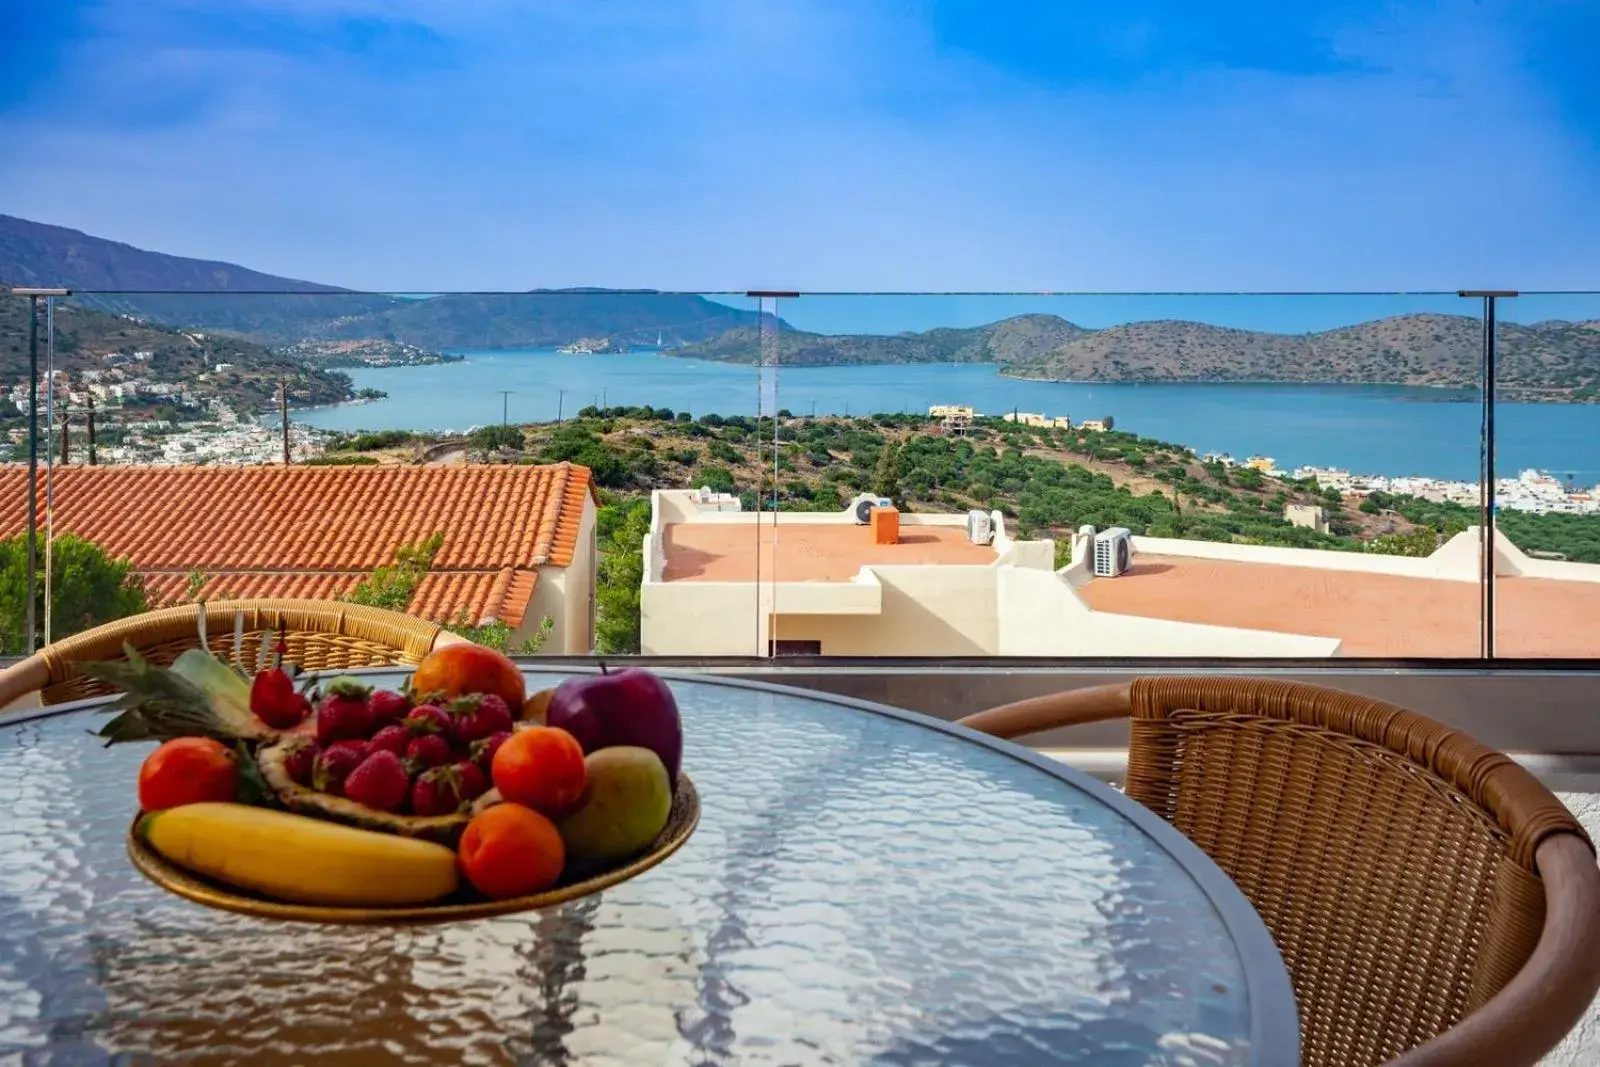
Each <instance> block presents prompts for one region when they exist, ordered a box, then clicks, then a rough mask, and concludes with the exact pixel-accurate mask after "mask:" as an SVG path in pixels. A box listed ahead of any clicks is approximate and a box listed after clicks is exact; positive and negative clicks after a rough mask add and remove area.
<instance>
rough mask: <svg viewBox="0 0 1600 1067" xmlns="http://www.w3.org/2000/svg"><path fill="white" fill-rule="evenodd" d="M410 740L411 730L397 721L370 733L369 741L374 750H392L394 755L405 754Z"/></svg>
mask: <svg viewBox="0 0 1600 1067" xmlns="http://www.w3.org/2000/svg"><path fill="white" fill-rule="evenodd" d="M410 741H411V732H410V731H409V730H407V729H406V728H405V727H404V726H401V725H400V724H399V723H397V722H392V723H390V724H389V725H388V726H385V727H384V728H383V729H381V730H379V731H378V732H377V733H375V734H373V735H372V741H371V742H370V743H371V745H372V747H373V750H374V751H383V752H393V753H394V754H395V755H396V756H404V755H405V754H406V745H407V744H409V743H410Z"/></svg>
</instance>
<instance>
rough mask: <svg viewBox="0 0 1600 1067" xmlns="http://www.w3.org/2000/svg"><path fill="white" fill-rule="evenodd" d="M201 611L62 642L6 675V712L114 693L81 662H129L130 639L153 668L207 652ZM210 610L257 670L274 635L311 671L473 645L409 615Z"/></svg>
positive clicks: (218, 637) (160, 614)
mask: <svg viewBox="0 0 1600 1067" xmlns="http://www.w3.org/2000/svg"><path fill="white" fill-rule="evenodd" d="M200 611H201V607H200V606H199V605H196V604H185V605H182V606H180V607H175V608H163V609H161V610H159V611H151V612H147V613H145V614H143V615H135V616H132V617H130V618H126V619H118V620H117V621H116V622H109V623H106V624H105V625H104V626H97V627H95V628H94V629H92V630H86V631H84V632H83V633H80V634H76V635H74V636H72V637H69V638H66V639H65V640H62V641H57V642H55V643H54V644H51V645H49V646H47V647H46V648H44V649H43V650H41V651H39V652H37V653H35V654H34V655H32V656H30V657H28V658H27V659H25V660H23V661H22V662H21V663H17V664H15V665H13V666H11V667H8V668H6V669H5V670H3V671H0V709H3V708H5V707H6V706H7V705H9V704H12V703H14V702H16V701H18V700H20V699H22V698H23V697H26V696H28V695H30V694H34V693H37V694H38V700H39V702H40V703H41V704H46V705H48V704H60V703H63V702H65V701H69V700H78V699H81V698H83V697H90V696H98V695H100V694H103V693H106V692H108V691H109V690H108V688H107V687H106V686H104V685H103V684H102V683H99V682H96V681H94V680H93V679H91V678H87V677H85V676H84V675H82V674H79V673H78V664H79V663H83V662H92V661H94V660H103V659H122V658H123V643H124V642H128V643H131V644H132V645H133V647H134V648H136V649H138V650H139V652H140V654H141V655H143V656H145V657H147V658H148V659H150V661H151V662H153V663H161V664H167V663H171V662H172V661H173V660H175V659H177V658H178V656H179V655H180V654H181V653H182V652H184V651H185V650H187V649H191V648H198V647H200ZM204 611H205V619H206V623H205V625H206V639H207V643H208V645H209V647H210V649H211V651H212V652H214V653H216V654H217V655H219V656H223V657H225V658H230V659H231V658H232V657H233V654H234V642H235V633H236V627H237V632H238V633H240V634H242V637H243V640H242V641H241V642H240V645H239V659H240V661H241V662H242V663H243V665H244V666H245V667H246V668H247V669H252V670H253V669H254V667H255V661H256V656H257V654H258V652H259V651H260V648H261V639H262V635H263V634H265V633H266V632H267V631H268V630H272V631H275V632H277V633H279V634H282V635H283V636H284V638H285V641H286V643H287V644H288V647H289V651H288V653H287V658H288V659H289V660H290V661H291V662H293V663H296V664H298V665H300V666H301V667H303V668H305V669H306V670H344V669H347V668H353V667H387V666H394V665H398V664H409V663H418V662H420V661H421V659H422V657H423V656H426V655H427V654H428V653H429V652H430V651H432V650H433V648H434V647H435V646H438V645H446V644H454V643H456V642H458V641H463V640H465V638H461V637H458V636H456V635H455V634H452V633H450V632H448V631H446V630H443V629H441V628H440V627H439V626H437V625H435V624H434V623H431V622H427V621H425V620H422V619H414V618H412V617H411V616H409V615H401V614H399V613H397V612H393V611H384V610H383V609H381V608H369V607H363V606H361V605H359V604H343V603H340V602H338V601H331V600H218V601H213V602H211V603H209V604H206V605H205V606H204Z"/></svg>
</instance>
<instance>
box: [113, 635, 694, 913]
mask: <svg viewBox="0 0 1600 1067" xmlns="http://www.w3.org/2000/svg"><path fill="white" fill-rule="evenodd" d="M270 643H271V635H268V638H267V641H266V642H264V647H263V651H262V654H261V655H260V656H259V657H258V658H257V660H256V662H257V663H258V664H262V665H263V666H262V669H260V670H259V671H257V672H256V673H255V674H254V675H253V676H251V675H248V674H246V673H245V672H244V671H243V670H242V669H241V668H240V667H238V666H236V665H233V664H229V663H227V662H224V661H222V660H220V659H217V658H216V657H214V656H212V655H211V654H210V653H209V652H206V651H201V650H192V651H190V652H185V653H184V654H183V655H182V656H180V657H179V658H178V660H177V661H176V662H175V663H174V664H173V665H172V666H171V667H170V668H164V667H156V666H153V665H151V664H150V663H148V662H146V661H145V660H143V659H141V658H140V656H139V655H138V653H137V652H136V651H135V650H133V649H132V648H128V649H127V650H126V655H127V658H126V660H119V661H114V662H108V663H100V664H90V665H86V666H85V668H84V669H85V672H86V673H90V674H92V675H93V676H95V677H98V678H100V679H102V680H104V681H107V682H110V683H112V684H114V685H116V686H118V687H119V688H120V689H121V690H122V692H123V696H122V698H121V700H120V701H119V702H118V704H117V709H118V710H119V712H120V713H119V714H118V715H117V716H116V717H115V718H114V719H112V720H111V721H110V722H109V723H107V724H106V725H105V726H104V727H103V728H102V730H101V731H100V733H101V736H102V737H104V738H105V739H106V743H107V744H115V743H127V742H137V741H159V742H160V745H159V747H157V748H156V749H155V750H154V751H152V752H151V753H150V754H149V755H148V756H147V757H146V758H145V760H144V763H143V765H142V766H141V768H140V772H139V782H138V795H139V814H138V815H137V816H136V817H135V819H134V821H133V824H132V825H131V826H130V827H129V830H128V838H127V845H128V855H129V857H130V859H131V860H132V862H133V865H134V867H135V868H136V869H137V870H139V871H140V872H141V873H142V874H144V875H145V876H146V877H148V878H149V879H150V880H151V881H153V882H155V883H156V884H157V885H159V886H161V887H162V888H164V889H166V890H168V891H170V892H172V893H175V894H177V895H179V896H182V897H185V898H187V899H189V900H192V901H194V902H196V903H199V904H203V905H206V906H209V907H215V908H221V909H225V910H228V911H234V912H240V913H244V914H249V915H255V916H259V917H263V918H273V919H287V920H299V921H307V922H322V923H367V924H372V923H425V922H453V921H460V920H465V919H477V918H486V917H489V916H495V915H505V914H510V913H514V912H522V911H529V910H533V909H538V908H545V907H550V906H552V905H556V904H561V903H563V902H565V901H569V900H573V899H576V898H578V897H582V896H585V895H588V894H590V893H595V892H598V891H600V890H602V889H605V888H606V887H608V886H613V885H616V884H617V883H619V882H622V881H626V880H627V879H630V878H633V877H635V876H636V875H638V874H641V873H643V872H644V871H647V870H649V869H650V868H651V867H654V866H655V865H656V864H658V863H660V862H661V861H663V860H665V859H666V858H667V857H668V856H670V855H672V853H673V852H675V851H677V850H678V849H679V848H680V847H682V845H683V843H684V842H685V841H686V840H688V838H689V835H690V834H691V833H693V831H694V829H695V826H696V825H697V823H698V821H699V817H700V802H699V796H698V794H697V792H696V790H695V787H694V783H693V782H692V781H690V779H689V777H688V776H687V775H685V774H682V773H681V771H680V766H679V764H680V761H681V753H682V744H683V739H682V726H681V719H680V716H679V714H678V708H677V704H676V701H675V700H674V698H673V695H672V692H671V689H670V688H669V687H668V686H667V684H666V683H665V682H664V681H663V680H661V679H660V678H658V677H656V676H655V675H653V674H651V673H650V672H648V671H642V670H624V671H619V672H616V673H609V672H605V671H604V670H602V673H601V674H600V675H597V676H586V677H580V678H572V679H568V680H567V681H566V682H564V683H562V684H561V685H560V686H558V687H556V688H555V689H553V690H545V691H542V692H540V693H535V694H533V695H532V696H529V695H528V694H527V693H526V691H525V683H524V680H523V677H522V674H521V672H520V671H519V670H518V669H517V667H516V665H515V664H514V663H512V662H511V661H510V660H509V659H507V658H506V657H505V656H503V655H501V654H500V653H498V652H494V651H492V650H490V649H486V648H483V647H481V646H477V645H468V644H452V645H446V646H441V647H440V648H438V649H436V650H435V651H434V652H433V653H431V654H430V655H429V656H428V657H427V658H426V659H424V660H423V662H422V663H421V664H419V665H418V667H417V669H416V672H415V673H414V674H413V675H412V676H411V677H410V678H409V679H407V681H406V683H405V685H404V686H402V688H401V689H399V690H397V691H382V690H374V689H373V688H372V687H370V686H368V685H366V684H364V683H363V682H362V681H361V680H360V679H358V678H353V677H337V678H333V679H329V680H326V681H321V680H319V679H316V678H308V677H305V676H301V675H298V673H297V672H295V671H294V669H293V667H292V666H289V665H286V664H284V663H283V662H282V652H283V646H282V644H281V643H279V644H277V645H276V646H275V650H276V654H273V652H274V646H271V644H270Z"/></svg>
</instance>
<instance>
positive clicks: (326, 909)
mask: <svg viewBox="0 0 1600 1067" xmlns="http://www.w3.org/2000/svg"><path fill="white" fill-rule="evenodd" d="M143 818H144V814H143V813H140V815H139V817H137V818H135V819H134V821H133V824H132V825H130V826H129V827H128V857H129V858H130V859H131V860H132V861H133V865H134V867H135V869H137V870H138V871H139V873H140V874H143V875H144V876H145V877H146V878H148V879H150V880H151V881H152V882H154V883H155V884H156V885H158V886H160V887H161V888H162V889H165V890H167V891H168V892H169V893H175V894H177V895H178V896H180V897H184V898H186V899H188V900H192V901H194V902H195V903H196V904H203V905H205V906H206V907H210V908H219V909H221V910H223V911H232V912H238V913H240V914H242V915H252V916H255V917H256V918H261V919H282V920H289V921H293V922H311V923H331V924H342V925H407V924H425V923H446V922H463V921H466V920H471V919H490V918H494V917H495V916H500V915H512V914H516V913H517V912H525V911H535V910H538V909H540V908H549V907H554V906H555V905H557V904H565V903H567V902H568V901H571V900H577V899H578V898H579V897H585V896H588V895H589V894H591V893H598V892H600V891H601V890H602V889H609V888H611V887H612V886H615V885H618V884H620V883H622V882H626V881H627V880H628V879H630V878H634V877H637V876H638V875H641V874H643V873H644V872H645V871H648V870H649V869H650V868H652V867H654V866H655V865H656V864H658V863H660V862H661V861H662V860H664V859H666V858H667V857H668V856H671V855H672V854H673V853H674V852H676V851H678V849H679V848H680V847H682V845H683V843H684V842H685V841H687V840H689V835H690V834H692V833H694V830H695V827H696V826H697V825H698V824H699V822H700V797H699V795H698V794H697V793H696V792H695V788H694V783H693V782H692V781H691V780H690V779H689V777H688V776H687V775H684V776H682V777H680V778H679V779H678V788H677V790H676V791H675V792H674V793H673V797H672V812H671V815H670V817H669V819H668V821H667V826H666V829H664V830H662V831H661V834H660V835H659V836H658V837H657V838H656V840H655V841H654V842H652V843H651V844H650V846H649V847H648V848H647V849H646V850H645V851H644V852H642V853H640V854H639V855H637V856H636V857H634V858H633V859H631V860H628V861H626V862H623V863H620V864H617V865H615V866H612V867H608V868H601V869H595V868H594V867H590V868H588V869H584V868H581V867H575V868H573V869H571V870H569V871H567V872H565V873H563V875H562V878H561V880H560V881H558V882H557V883H556V884H555V885H554V886H552V887H551V888H549V889H547V890H545V891H543V892H541V893H531V894H527V895H523V896H515V897H508V898H505V899H500V900H494V899H490V898H488V897H485V896H483V895H482V894H480V893H478V892H476V891H474V890H473V889H472V888H471V887H470V886H463V887H462V888H460V889H458V890H457V891H456V892H455V893H453V894H451V895H449V896H446V897H444V898H441V899H439V900H437V901H435V902H432V903H428V904H417V905H399V906H377V907H374V906H360V905H343V906H340V905H317V904H297V903H293V902H289V901H283V900H274V899H273V898H271V897H268V896H264V895H261V894H259V893H253V892H250V891H249V890H246V889H241V888H239V887H237V886H233V885H229V884H228V883H226V882H223V881H220V880H218V879H214V878H208V877H206V876H204V875H201V874H197V873H195V872H194V871H191V870H188V869H185V868H184V867H181V866H179V865H177V864H176V863H173V862H170V861H168V860H167V859H165V858H163V857H162V855H161V854H160V853H159V852H157V851H156V850H155V849H154V848H152V847H151V846H150V845H149V844H148V843H147V842H146V839H145V836H144V834H143V833H142V832H141V831H140V823H141V822H142V820H143Z"/></svg>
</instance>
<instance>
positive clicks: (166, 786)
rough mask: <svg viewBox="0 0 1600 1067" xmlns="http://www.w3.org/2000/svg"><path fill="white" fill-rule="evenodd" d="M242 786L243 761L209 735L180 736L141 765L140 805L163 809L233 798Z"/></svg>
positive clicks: (151, 808)
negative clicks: (240, 766)
mask: <svg viewBox="0 0 1600 1067" xmlns="http://www.w3.org/2000/svg"><path fill="white" fill-rule="evenodd" d="M238 788H239V761H238V759H237V758H236V757H235V756H234V754H233V751H232V750H231V749H229V748H228V746H226V745H224V744H223V743H222V742H220V741H213V740H212V739H211V738H209V737H177V738H173V739H172V740H171V741H168V742H167V743H166V744H164V745H162V746H161V747H160V748H158V749H156V750H155V751H154V752H152V753H150V755H148V756H146V757H145V759H144V765H143V766H141V767H140V768H139V807H140V808H141V809H143V810H144V811H161V810H163V809H166V808H176V807H178V806H179V805H182V804H198V803H200V802H202V801H207V800H216V801H231V800H234V799H236V795H237V792H238Z"/></svg>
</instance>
